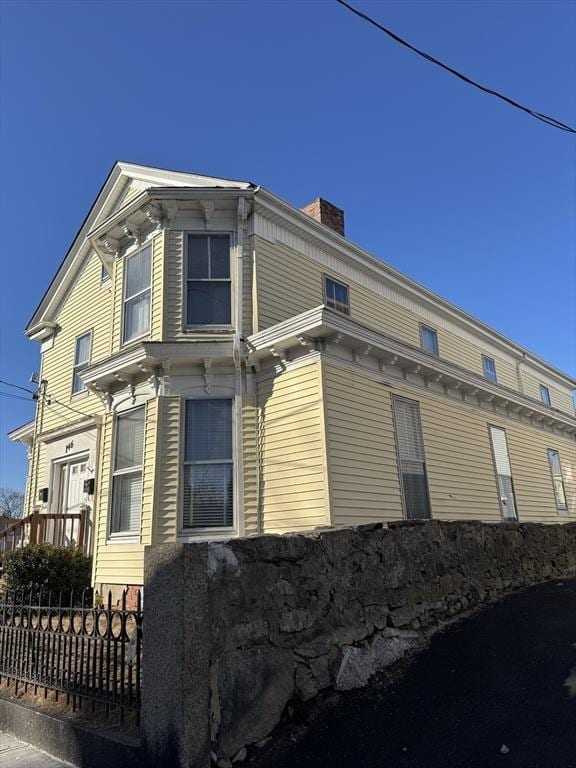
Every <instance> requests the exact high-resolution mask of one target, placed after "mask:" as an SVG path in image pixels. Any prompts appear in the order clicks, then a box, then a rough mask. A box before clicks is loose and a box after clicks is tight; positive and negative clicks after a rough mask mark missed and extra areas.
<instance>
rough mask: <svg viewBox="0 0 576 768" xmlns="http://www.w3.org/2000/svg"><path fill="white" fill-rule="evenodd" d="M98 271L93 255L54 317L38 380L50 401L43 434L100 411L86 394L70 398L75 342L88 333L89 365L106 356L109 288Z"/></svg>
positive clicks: (109, 312) (109, 311)
mask: <svg viewBox="0 0 576 768" xmlns="http://www.w3.org/2000/svg"><path fill="white" fill-rule="evenodd" d="M101 269H102V262H101V261H100V259H99V258H98V256H97V255H96V254H95V253H93V254H92V255H91V256H90V257H89V258H88V261H87V263H86V264H85V266H84V268H83V269H82V271H81V272H80V274H79V276H78V278H77V279H76V282H75V283H74V286H73V287H72V289H71V290H70V292H69V294H68V296H67V297H66V299H65V301H64V303H63V304H62V306H61V308H60V310H59V312H58V314H57V315H56V317H55V321H56V322H57V323H58V325H59V326H60V330H59V331H58V332H57V333H56V334H55V337H54V344H53V346H52V348H51V349H48V350H47V351H46V352H44V354H43V355H42V378H44V379H46V381H47V382H48V384H47V385H46V391H47V393H48V394H49V396H50V401H51V403H50V404H48V402H46V407H45V409H44V410H45V412H44V418H43V423H42V426H41V429H42V431H43V432H46V431H48V430H51V429H54V428H56V427H62V426H65V425H66V424H70V423H71V422H73V421H78V420H79V419H81V418H82V416H81V414H82V413H85V414H87V415H92V414H95V413H101V412H102V411H103V410H104V408H103V405H102V403H101V402H100V400H99V399H98V398H97V397H96V396H95V395H93V394H91V393H89V392H86V391H85V392H82V393H79V394H77V395H75V396H74V397H73V396H72V376H73V371H74V357H75V353H76V338H77V337H78V336H81V335H82V334H84V333H87V332H88V331H90V332H91V342H90V343H91V349H90V363H91V364H92V363H95V362H98V361H99V360H103V359H104V358H106V357H108V355H109V354H110V334H111V319H110V315H111V308H112V306H111V290H112V286H111V285H110V281H108V282H105V283H104V284H101V279H100V277H101ZM69 407H72V408H74V409H75V410H76V411H80V413H74V412H73V411H71V410H69Z"/></svg>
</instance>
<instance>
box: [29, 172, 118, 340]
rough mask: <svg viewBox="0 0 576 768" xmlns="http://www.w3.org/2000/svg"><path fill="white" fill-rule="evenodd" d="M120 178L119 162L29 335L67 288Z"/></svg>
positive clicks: (33, 320) (32, 320)
mask: <svg viewBox="0 0 576 768" xmlns="http://www.w3.org/2000/svg"><path fill="white" fill-rule="evenodd" d="M121 178H122V171H121V169H120V166H119V164H118V163H116V165H115V166H114V167H113V168H112V170H111V171H110V173H109V175H108V178H107V179H106V181H105V182H104V184H103V186H102V189H101V190H100V192H99V193H98V196H97V197H96V200H95V201H94V203H93V204H92V207H91V209H90V211H89V212H88V215H87V216H86V218H85V219H84V222H83V223H82V226H81V227H80V229H79V230H78V233H77V234H76V237H75V238H74V240H73V242H72V244H71V246H70V248H69V249H68V252H67V253H66V256H65V257H64V259H63V261H62V263H61V264H60V266H59V268H58V270H57V272H56V274H55V275H54V277H53V279H52V282H51V283H50V285H49V286H48V289H47V290H46V293H45V294H44V296H43V297H42V299H41V300H40V303H39V305H38V307H37V308H36V310H35V312H34V314H33V315H32V317H31V318H30V321H29V322H28V324H27V326H26V329H25V334H26V335H27V336H30V333H31V331H33V329H34V327H35V326H37V325H38V324H39V323H40V322H45V321H46V319H47V318H50V314H51V312H52V308H53V307H54V306H55V305H57V304H58V299H59V297H60V296H61V295H62V294H64V293H65V292H66V290H67V288H68V285H69V283H70V282H71V280H72V279H73V276H74V274H75V272H76V264H77V258H78V257H79V256H80V257H83V256H85V255H86V253H83V249H84V250H86V244H87V239H86V238H87V234H88V232H89V231H90V230H91V229H92V228H93V227H94V225H95V223H96V221H97V220H98V217H99V216H100V215H101V213H102V212H105V211H106V210H107V209H109V208H110V207H111V206H112V205H113V204H114V203H115V202H116V199H117V192H118V190H117V185H118V181H119V180H120V179H121ZM91 247H92V246H91V245H90V244H88V249H89V248H91Z"/></svg>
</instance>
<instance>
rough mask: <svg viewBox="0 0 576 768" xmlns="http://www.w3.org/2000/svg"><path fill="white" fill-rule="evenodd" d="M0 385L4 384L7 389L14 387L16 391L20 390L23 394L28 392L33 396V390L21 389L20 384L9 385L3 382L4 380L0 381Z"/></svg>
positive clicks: (7, 382)
mask: <svg viewBox="0 0 576 768" xmlns="http://www.w3.org/2000/svg"><path fill="white" fill-rule="evenodd" d="M0 384H6V386H7V387H15V388H16V389H21V390H22V391H23V392H29V393H30V394H31V395H33V394H35V392H34V390H33V389H27V388H26V387H21V386H20V384H11V383H10V382H9V381H4V379H0Z"/></svg>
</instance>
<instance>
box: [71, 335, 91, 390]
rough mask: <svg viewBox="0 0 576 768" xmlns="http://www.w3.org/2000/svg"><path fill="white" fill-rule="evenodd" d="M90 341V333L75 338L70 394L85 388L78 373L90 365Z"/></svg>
mask: <svg viewBox="0 0 576 768" xmlns="http://www.w3.org/2000/svg"><path fill="white" fill-rule="evenodd" d="M91 341H92V332H91V331H88V333H83V334H82V336H78V337H77V338H76V350H75V352H74V376H73V380H72V394H73V395H75V394H76V393H77V392H83V391H84V390H85V389H86V387H85V385H84V382H83V381H82V379H81V378H80V373H81V372H82V371H83V370H84V368H87V367H88V364H89V363H90V346H91Z"/></svg>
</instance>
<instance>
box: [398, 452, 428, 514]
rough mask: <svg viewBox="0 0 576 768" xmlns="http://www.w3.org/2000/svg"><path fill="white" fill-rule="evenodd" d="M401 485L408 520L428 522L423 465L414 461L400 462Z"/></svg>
mask: <svg viewBox="0 0 576 768" xmlns="http://www.w3.org/2000/svg"><path fill="white" fill-rule="evenodd" d="M402 485H403V486H404V501H405V503H406V517H407V518H408V520H428V519H429V518H430V502H429V499H428V483H427V481H426V469H425V466H424V464H420V463H419V462H416V461H403V462H402Z"/></svg>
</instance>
